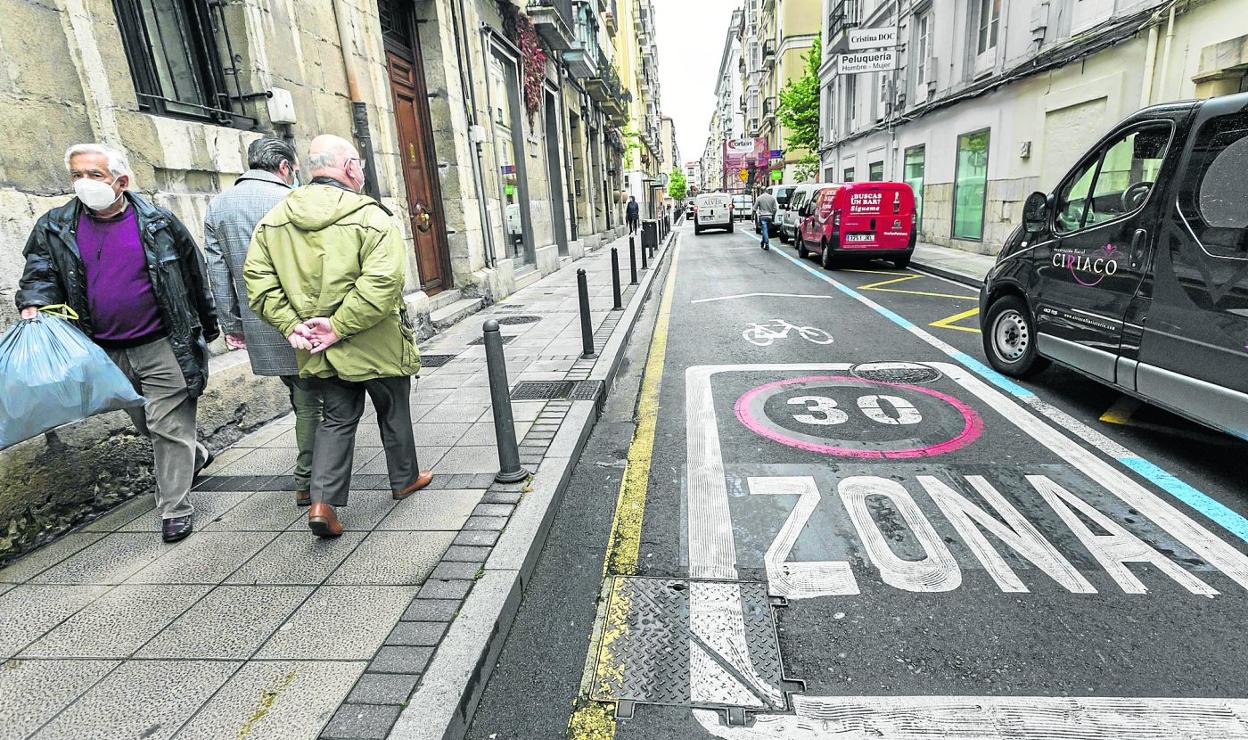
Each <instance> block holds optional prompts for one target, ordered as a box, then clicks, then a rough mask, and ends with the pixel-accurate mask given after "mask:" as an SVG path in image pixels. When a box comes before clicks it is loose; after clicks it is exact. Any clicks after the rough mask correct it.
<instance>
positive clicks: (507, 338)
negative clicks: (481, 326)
mask: <svg viewBox="0 0 1248 740" xmlns="http://www.w3.org/2000/svg"><path fill="white" fill-rule="evenodd" d="M515 339H516V338H515V337H514V336H508V335H506V334H504V335H503V344H511V343H512V342H513V341H515ZM481 344H485V337H477V338H476V339H474V340H472V341H471V342H469V343H468V345H469V346H473V345H481Z"/></svg>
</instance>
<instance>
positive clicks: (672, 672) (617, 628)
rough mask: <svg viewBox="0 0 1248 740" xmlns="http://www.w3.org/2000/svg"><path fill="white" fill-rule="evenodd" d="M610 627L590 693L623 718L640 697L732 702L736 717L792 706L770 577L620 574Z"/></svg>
mask: <svg viewBox="0 0 1248 740" xmlns="http://www.w3.org/2000/svg"><path fill="white" fill-rule="evenodd" d="M602 634H603V635H604V638H603V643H602V645H601V646H600V648H599V651H598V656H597V660H596V662H595V667H594V678H593V685H592V686H591V689H590V696H591V698H593V699H595V700H598V701H614V702H617V708H618V709H617V711H619V712H620V714H621V716H628V715H629V713H630V712H631V711H632V705H633V704H634V703H637V704H665V705H672V706H690V707H713V708H720V709H723V708H727V709H729V710H730V712H729V717H730V721H731V720H732V719H733V715H734V713H735V714H737V715H738V717H739V718H740V719H744V717H743V716H742V713H743V710H744V711H753V712H762V711H777V710H779V711H784V710H785V709H786V707H787V704H788V699H787V695H786V693H787V690H788V688H789V687H788V686H786V681H785V679H784V667H783V664H782V661H781V657H780V643H779V640H778V639H777V636H776V622H775V616H774V614H773V612H772V606H771V603H770V602H769V600H768V598H767V585H766V584H763V583H739V582H734V581H688V580H683V579H673V578H643V577H631V576H617V577H615V578H614V579H612V582H611V592H610V595H609V597H608V600H607V608H606V623H605V624H604V625H603V629H602ZM732 710H735V712H734V711H732ZM740 719H739V720H738V721H740Z"/></svg>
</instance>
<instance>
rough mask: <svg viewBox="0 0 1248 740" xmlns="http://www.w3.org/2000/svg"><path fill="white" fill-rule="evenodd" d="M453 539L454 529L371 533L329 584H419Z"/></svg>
mask: <svg viewBox="0 0 1248 740" xmlns="http://www.w3.org/2000/svg"><path fill="white" fill-rule="evenodd" d="M454 538H455V533H454V532H380V531H379V532H371V533H370V534H369V535H368V537H366V538H365V539H364V541H363V542H361V543H360V546H359V547H357V548H355V552H352V553H351V554H350V555H349V556H348V557H347V559H346V560H345V561H343V563H342V565H340V566H338V570H336V571H334V574H333V575H331V576H330V577H329V580H328V581H326V583H329V584H333V585H348V584H371V585H381V586H403V585H412V586H415V585H419V584H421V583H424V582H425V579H426V578H428V577H429V573H430V572H432V571H433V568H434V566H436V565H437V564H438V560H439V559H441V557H442V553H444V552H446V548H448V547H450V545H451V540H452V539H454Z"/></svg>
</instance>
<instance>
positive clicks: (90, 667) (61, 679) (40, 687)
mask: <svg viewBox="0 0 1248 740" xmlns="http://www.w3.org/2000/svg"><path fill="white" fill-rule="evenodd" d="M0 639H3V638H0ZM117 665H118V663H117V661H114V660H15V661H11V662H9V663H5V664H4V665H3V666H2V667H0V736H3V737H5V738H21V737H26V736H27V735H29V734H30V733H32V732H34V731H35V730H36V729H37V728H38V727H39V726H40V725H42V724H43V723H44V722H46V721H48V720H49V719H51V718H52V717H54V716H55V715H56V714H57V712H60V711H61V710H62V709H64V708H65V707H66V706H68V705H69V703H70V702H72V701H73V700H74V699H77V698H78V697H79V696H81V695H82V694H83V693H85V692H86V691H87V689H89V688H90V687H91V686H92V684H94V683H95V682H96V681H99V680H100V679H101V678H103V677H104V675H105V674H107V673H108V672H109V671H111V670H113V669H114V668H116V667H117Z"/></svg>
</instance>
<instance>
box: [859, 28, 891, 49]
mask: <svg viewBox="0 0 1248 740" xmlns="http://www.w3.org/2000/svg"><path fill="white" fill-rule="evenodd" d="M896 45H897V29H896V28H853V29H850V31H849V48H850V49H851V50H853V51H859V50H861V49H878V48H880V47H882V46H896Z"/></svg>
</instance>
